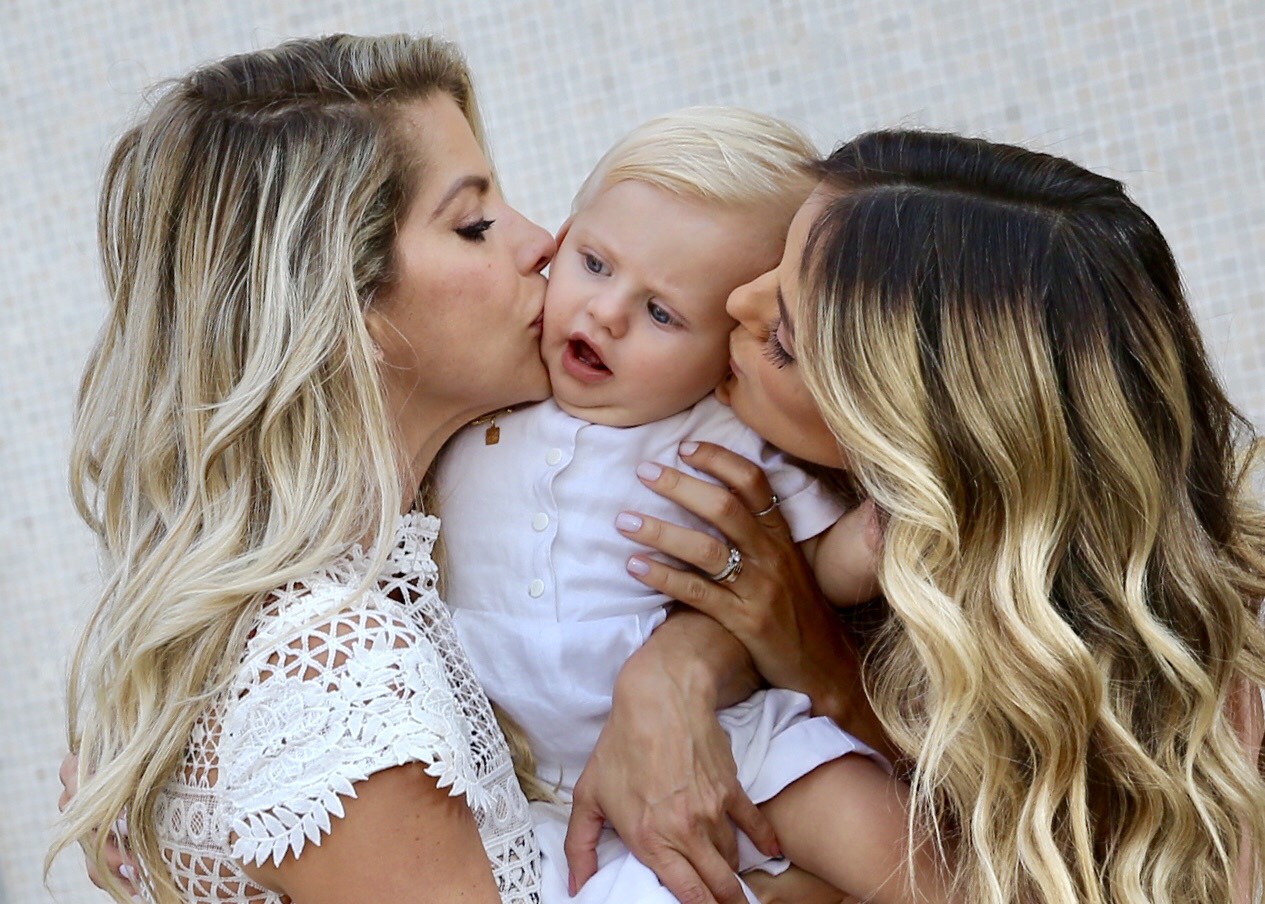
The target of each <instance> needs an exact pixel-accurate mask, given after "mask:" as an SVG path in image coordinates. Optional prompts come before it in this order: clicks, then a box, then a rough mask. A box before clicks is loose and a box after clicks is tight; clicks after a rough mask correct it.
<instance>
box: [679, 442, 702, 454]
mask: <svg viewBox="0 0 1265 904" xmlns="http://www.w3.org/2000/svg"><path fill="white" fill-rule="evenodd" d="M677 448H678V449H679V450H680V451H681V454H682V455H693V454H694V453H695V452H697V451H698V443H695V442H684V443H681V445H679V446H677Z"/></svg>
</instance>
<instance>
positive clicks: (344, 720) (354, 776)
mask: <svg viewBox="0 0 1265 904" xmlns="http://www.w3.org/2000/svg"><path fill="white" fill-rule="evenodd" d="M382 602H383V601H379V603H382ZM385 602H386V603H389V602H390V601H389V600H388V601H385ZM257 639H258V638H257ZM254 646H255V647H256V652H254V653H252V655H251V656H250V657H248V660H247V674H246V682H245V685H244V688H243V690H242V691H241V693H240V694H239V695H238V697H237V699H236V700H235V701H234V702H233V704H231V706H230V708H229V710H228V712H227V713H225V716H224V724H223V734H222V736H221V742H220V750H219V759H220V766H221V769H222V770H223V775H222V776H221V781H222V787H223V788H224V792H225V796H226V798H227V801H228V805H229V811H230V829H231V832H232V836H231V837H232V839H233V840H232V855H233V857H234V858H236V859H237V860H239V861H242V862H253V863H255V864H256V865H259V864H263V863H264V862H266V861H267V860H268V859H269V858H271V859H272V861H273V863H274V864H278V863H280V862H281V860H282V858H284V857H285V856H286V855H287V854H293V855H294V856H296V857H297V856H299V854H300V853H301V852H302V850H303V847H304V844H305V843H306V842H307V841H309V840H310V841H311V842H312V843H313V844H318V845H319V844H320V841H321V835H322V833H326V832H329V831H330V817H331V816H342V815H343V805H342V801H341V800H340V796H347V797H355V796H356V791H355V788H354V786H353V783H354V782H357V781H360V780H363V779H365V778H368V777H369V776H370V775H371V774H373V773H374V772H377V771H380V770H382V769H388V768H390V767H392V766H399V765H403V764H405V763H411V762H420V763H425V764H427V766H426V772H427V773H428V774H430V775H432V776H434V777H435V778H436V779H437V780H438V784H439V786H440V787H441V788H449V789H450V792H449V793H451V794H453V795H456V794H464V795H466V798H467V800H468V802H469V804H470V806H471V808H472V809H474V810H476V812H477V811H478V810H480V809H481V808H484V807H486V806H487V805H488V801H487V800H485V799H484V798H485V797H486V791H484V789H483V788H481V787H480V785H479V784H478V781H477V777H476V774H475V764H474V763H473V762H472V755H471V737H470V726H469V724H468V722H467V720H466V719H465V717H464V716H463V715H462V713H461V710H460V709H459V707H458V703H457V700H456V697H455V695H454V693H453V690H452V686H451V685H450V683H449V680H448V677H447V675H446V673H445V669H444V666H443V662H442V660H441V658H440V656H439V654H438V653H437V652H436V650H435V648H434V647H433V646H432V645H431V643H430V641H429V640H428V639H427V638H426V637H425V636H424V635H423V634H422V633H421V632H420V631H419V630H418V628H417V626H416V625H415V624H414V623H413V622H411V621H410V620H409V619H408V618H407V616H405V615H404V614H403V613H402V612H399V611H393V607H391V606H390V605H379V606H378V607H376V608H375V607H373V606H366V607H363V608H355V609H351V610H346V611H343V612H340V613H338V614H337V615H335V616H333V617H326V618H324V619H323V620H320V621H317V622H315V623H310V624H307V625H305V626H304V627H302V628H301V629H300V630H299V631H297V632H295V631H290V632H288V633H287V634H286V636H284V637H282V638H280V639H277V640H269V641H268V642H267V643H265V644H263V649H262V650H260V649H259V645H258V644H256V645H254ZM252 663H253V665H252Z"/></svg>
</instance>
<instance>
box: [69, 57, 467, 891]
mask: <svg viewBox="0 0 1265 904" xmlns="http://www.w3.org/2000/svg"><path fill="white" fill-rule="evenodd" d="M437 92H442V93H445V94H448V95H450V96H451V97H452V98H453V99H454V100H455V101H456V102H457V104H458V106H459V107H460V108H461V109H462V111H463V112H464V113H465V116H466V118H467V120H468V121H469V123H470V125H471V127H472V129H473V130H474V133H475V136H476V138H478V139H479V140H480V142H481V143H482V128H481V126H480V118H479V114H478V109H477V106H476V103H475V96H474V91H473V87H472V84H471V79H470V74H469V71H468V70H467V68H466V65H465V62H464V61H463V59H462V57H461V55H460V53H459V52H458V51H457V49H456V48H455V47H454V46H453V45H451V44H448V43H446V42H444V41H442V40H439V39H436V38H432V37H410V36H404V35H395V36H387V37H376V38H363V37H351V36H347V35H336V36H330V37H325V38H318V39H305V40H296V41H291V42H288V43H285V44H282V45H281V46H279V47H276V48H274V49H271V50H265V51H259V52H255V53H247V54H243V55H240V56H234V57H230V58H228V59H225V60H222V61H220V62H217V63H213V64H210V65H207V66H205V67H203V68H200V69H198V70H196V71H194V72H193V73H191V74H190V75H188V76H186V77H184V78H182V79H179V80H176V81H174V82H172V83H170V84H168V85H167V86H166V88H165V90H164V91H162V93H161V95H160V96H159V97H158V98H157V100H156V102H155V103H153V105H152V108H151V109H150V111H149V112H148V114H147V115H145V116H144V117H143V119H142V120H141V121H140V123H139V124H138V125H136V126H135V127H134V128H132V129H131V130H130V131H128V132H127V133H126V134H125V135H124V136H123V138H122V139H121V140H120V142H119V144H118V146H117V148H116V149H115V151H114V154H113V156H112V157H111V159H110V162H109V165H108V167H107V170H106V174H105V182H104V188H103V190H102V193H101V202H100V215H99V239H100V248H101V257H102V262H103V266H104V270H105V282H106V287H107V290H108V292H109V295H110V300H111V307H110V310H109V313H108V316H107V320H106V323H105V325H104V327H103V329H102V331H101V334H100V337H99V339H98V342H97V345H96V348H95V349H94V351H93V352H92V355H91V358H90V360H89V362H88V365H87V369H86V372H85V374H84V377H83V381H82V385H81V388H80V394H79V401H78V409H77V417H76V423H75V435H74V444H73V450H72V460H71V481H72V488H73V493H74V497H75V502H76V504H77V506H78V509H79V512H80V514H81V515H82V517H83V518H84V520H85V521H87V523H88V524H89V525H90V526H91V527H92V529H93V530H94V531H95V532H96V533H97V535H98V536H99V538H100V540H101V543H102V545H103V547H104V554H105V559H106V572H107V573H106V578H107V579H106V582H105V588H104V590H103V592H102V594H101V599H100V602H99V604H98V605H97V607H96V609H95V611H94V612H93V614H92V616H91V619H90V621H89V623H88V625H87V628H86V629H85V631H84V634H83V637H82V639H81V641H80V643H79V646H78V649H77V652H76V654H75V657H74V660H73V663H72V668H71V680H70V691H69V701H68V709H69V733H70V742H71V747H72V749H74V750H77V752H78V754H79V758H80V760H79V769H80V772H79V779H80V787H79V791H78V794H77V795H76V796H75V798H74V800H73V802H72V804H71V806H70V807H69V809H68V810H67V812H66V814H65V818H64V822H63V827H62V831H61V833H60V834H59V836H58V838H57V840H56V842H55V844H54V845H53V847H52V849H51V851H50V853H49V856H48V860H47V861H46V866H47V863H48V862H51V860H52V858H53V857H54V856H55V855H56V853H57V852H58V851H59V850H61V849H62V848H64V847H65V846H66V845H68V844H71V843H73V842H75V841H82V842H83V843H85V845H86V846H87V847H88V849H89V856H91V857H94V858H95V859H96V861H97V863H98V865H99V866H101V867H102V874H103V875H107V871H106V870H105V869H104V861H103V848H104V845H105V843H106V840H107V835H108V832H109V829H110V828H111V826H112V825H113V824H114V822H115V820H116V819H118V818H119V817H121V816H124V815H126V816H127V819H128V823H129V826H130V833H131V835H130V844H131V847H132V849H133V850H134V851H135V853H136V854H137V855H139V858H140V860H141V861H142V862H143V863H146V864H150V865H155V864H159V863H161V862H162V860H161V858H160V856H159V848H158V840H157V838H156V837H155V832H154V813H155V805H156V803H157V800H158V797H159V793H160V791H161V790H162V788H163V785H164V784H165V783H166V781H167V780H168V778H169V777H170V776H171V775H172V774H173V773H174V772H175V771H176V770H177V769H179V768H180V767H181V763H182V752H183V750H184V747H185V745H186V743H187V741H188V737H189V732H190V730H191V727H192V725H193V723H194V720H195V718H196V717H197V716H198V714H199V713H200V712H201V711H202V710H203V709H204V707H205V706H206V705H207V703H208V701H209V700H211V699H212V698H213V697H214V696H215V694H216V693H218V692H219V691H220V689H221V688H223V687H224V686H225V684H226V682H227V681H228V680H229V679H230V678H231V677H232V674H233V672H234V669H235V667H236V666H237V663H238V659H239V657H240V651H241V650H242V649H243V648H244V643H245V634H246V632H247V631H248V629H249V627H250V625H251V621H252V619H253V618H254V617H255V615H256V613H257V611H258V608H259V605H260V603H261V601H262V600H263V598H264V597H265V596H266V595H267V594H268V593H269V592H270V591H272V590H274V589H275V588H277V587H278V586H282V585H284V584H286V583H287V582H288V581H292V580H297V579H300V578H302V577H303V576H304V575H306V574H310V573H311V572H312V571H314V570H316V569H318V568H320V567H322V566H324V565H326V564H328V563H329V562H330V561H331V560H333V559H334V558H335V557H337V556H339V555H340V554H342V553H344V552H345V551H346V550H347V548H348V547H349V546H350V545H351V544H353V543H356V542H359V541H363V540H365V539H366V538H368V539H372V538H374V537H383V536H390V535H391V532H392V530H393V526H394V523H395V521H396V519H397V517H398V512H399V506H400V500H401V499H403V498H406V496H407V494H408V493H409V492H411V488H410V489H408V490H406V489H405V488H404V487H403V486H402V476H401V474H400V471H399V469H398V467H397V457H396V450H395V446H394V443H393V440H392V430H391V426H390V422H389V419H388V416H387V411H386V407H385V403H384V395H383V388H382V386H381V384H380V380H379V374H378V368H377V365H376V362H375V358H374V352H373V346H372V342H371V339H370V336H369V334H368V332H367V330H366V326H365V319H364V312H365V310H366V308H367V306H369V305H370V304H371V303H372V299H373V296H374V292H375V290H376V289H378V288H379V287H380V286H382V285H384V284H385V283H386V282H388V281H389V280H390V279H391V277H392V266H393V260H392V257H393V247H394V244H395V236H396V224H397V221H398V220H400V219H401V217H402V216H403V214H404V213H405V211H406V209H407V206H408V204H409V202H410V194H411V191H412V190H413V186H415V185H416V184H417V181H418V172H417V170H418V168H419V167H420V166H421V164H422V162H421V161H418V160H416V159H413V158H412V156H411V155H410V154H409V153H407V152H406V151H405V146H404V145H403V144H402V142H401V141H400V140H399V138H398V136H397V134H396V122H397V119H398V118H399V111H400V107H401V105H402V104H405V103H408V102H411V101H417V100H422V99H425V98H427V97H429V96H431V95H433V94H435V93H437ZM378 545H379V546H380V547H382V548H380V549H379V553H378V554H379V562H378V563H377V564H378V566H379V567H378V568H374V569H371V570H370V574H376V573H377V572H378V571H380V570H381V566H382V565H383V564H384V562H385V555H386V553H387V550H386V549H385V547H386V545H387V544H378ZM369 579H370V578H368V577H367V578H366V580H367V581H368V580H369ZM94 832H95V833H96V834H95V837H94V835H93V833H94ZM143 879H144V881H145V882H146V884H148V885H149V886H150V891H151V892H152V893H153V894H154V895H155V897H156V898H157V899H158V900H160V901H178V900H179V896H178V893H177V890H176V888H175V887H174V885H173V884H172V881H171V879H170V877H169V875H168V874H167V873H166V871H165V870H160V869H151V870H148V871H146V873H145V875H144V876H143ZM109 881H110V883H111V888H110V889H109V890H110V893H111V894H112V896H113V897H114V898H115V899H116V900H118V901H126V900H128V898H127V897H126V896H125V895H124V893H123V891H122V889H121V887H120V886H119V885H118V883H117V881H116V880H114V877H113V876H109Z"/></svg>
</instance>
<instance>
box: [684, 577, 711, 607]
mask: <svg viewBox="0 0 1265 904" xmlns="http://www.w3.org/2000/svg"><path fill="white" fill-rule="evenodd" d="M711 589H712V582H711V581H710V580H709V579H707V578H705V577H703V576H702V575H701V574H687V575H685V576H684V578H683V579H682V581H681V590H680V599H681V601H682V602H687V603H691V604H698V603H700V602H703V601H705V600H706V599H707V598H708V595H709V594H710V592H711Z"/></svg>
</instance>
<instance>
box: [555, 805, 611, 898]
mask: <svg viewBox="0 0 1265 904" xmlns="http://www.w3.org/2000/svg"><path fill="white" fill-rule="evenodd" d="M604 825H606V817H605V816H604V815H603V813H602V810H601V808H600V807H599V806H598V805H597V802H596V801H594V800H593V799H592V798H591V797H589V796H588V795H587V794H585V793H584V792H583V790H582V789H581V787H580V786H579V785H577V786H576V789H575V797H574V799H573V801H572V804H571V818H570V819H569V820H568V821H567V837H566V838H565V839H564V840H563V842H562V850H563V852H564V853H565V854H566V856H567V876H568V879H567V890H568V891H569V892H570V893H571V894H572V895H574V894H575V893H576V892H578V891H579V890H580V889H581V888H583V887H584V883H585V882H588V881H589V879H591V878H592V877H593V874H594V873H595V872H597V841H598V839H599V838H600V837H601V834H602V827H603V826H604Z"/></svg>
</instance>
